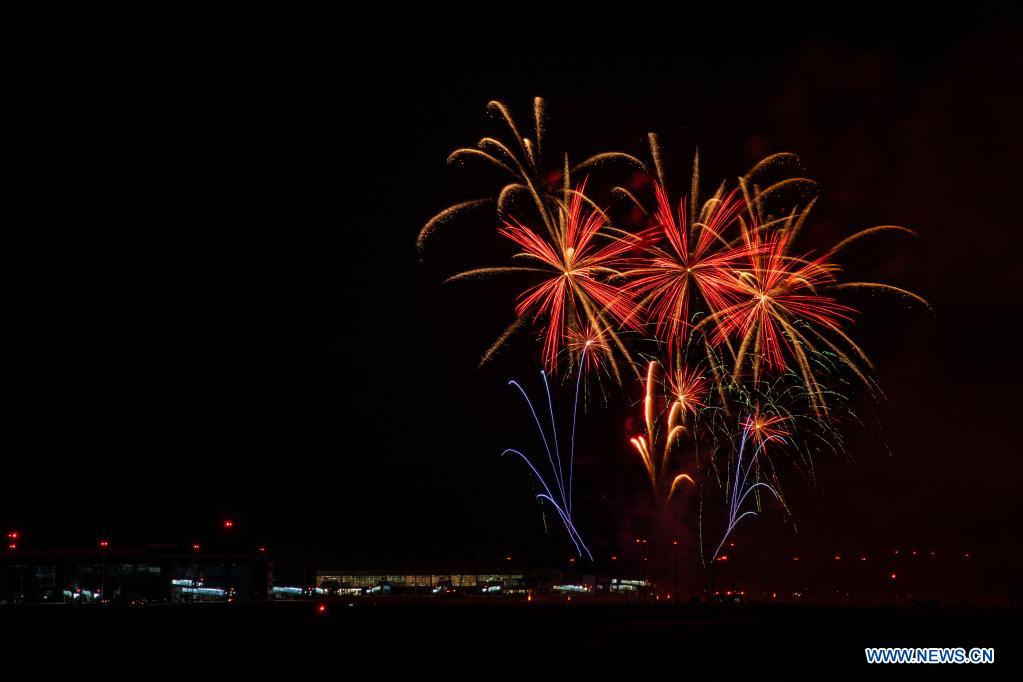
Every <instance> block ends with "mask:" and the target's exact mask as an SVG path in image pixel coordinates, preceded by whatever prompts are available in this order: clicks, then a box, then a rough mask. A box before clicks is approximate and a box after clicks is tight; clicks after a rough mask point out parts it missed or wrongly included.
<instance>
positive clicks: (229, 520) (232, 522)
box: [224, 519, 234, 528]
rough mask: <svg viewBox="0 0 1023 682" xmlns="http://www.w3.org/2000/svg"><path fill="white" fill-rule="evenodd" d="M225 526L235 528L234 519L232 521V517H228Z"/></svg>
mask: <svg viewBox="0 0 1023 682" xmlns="http://www.w3.org/2000/svg"><path fill="white" fill-rule="evenodd" d="M224 528H234V521H232V520H231V519H226V520H225V521H224Z"/></svg>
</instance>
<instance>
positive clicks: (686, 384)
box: [668, 366, 709, 414]
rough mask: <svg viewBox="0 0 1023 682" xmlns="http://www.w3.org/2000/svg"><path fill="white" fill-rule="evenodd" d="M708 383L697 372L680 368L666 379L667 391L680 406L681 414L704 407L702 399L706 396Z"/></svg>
mask: <svg viewBox="0 0 1023 682" xmlns="http://www.w3.org/2000/svg"><path fill="white" fill-rule="evenodd" d="M708 386H709V382H708V381H707V379H706V377H704V376H703V375H702V374H701V373H700V372H699V371H698V370H696V369H690V368H688V367H685V366H682V367H680V368H678V369H677V370H676V371H675V373H674V374H673V375H672V376H671V377H669V378H668V390H670V391H671V395H672V397H673V398H674V399H675V400H676V401H677V402H678V404H679V405H680V406H681V408H682V411H683V413H685V412H691V413H693V414H696V412H697V411H698V410H699V409H700V408H701V407H706V405H707V404H706V403H705V402H704V398H706V396H707V388H708Z"/></svg>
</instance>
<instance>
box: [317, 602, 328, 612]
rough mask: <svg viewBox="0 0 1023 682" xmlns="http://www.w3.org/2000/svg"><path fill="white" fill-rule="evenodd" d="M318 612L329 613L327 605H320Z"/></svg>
mask: <svg viewBox="0 0 1023 682" xmlns="http://www.w3.org/2000/svg"><path fill="white" fill-rule="evenodd" d="M316 612H317V613H326V612H327V605H326V604H320V605H319V606H317V607H316Z"/></svg>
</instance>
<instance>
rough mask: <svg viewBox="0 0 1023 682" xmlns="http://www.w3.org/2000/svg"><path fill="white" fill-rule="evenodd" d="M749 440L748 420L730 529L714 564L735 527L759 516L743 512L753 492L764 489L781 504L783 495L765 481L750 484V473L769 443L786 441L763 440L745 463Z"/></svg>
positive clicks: (734, 486) (731, 504) (737, 468)
mask: <svg viewBox="0 0 1023 682" xmlns="http://www.w3.org/2000/svg"><path fill="white" fill-rule="evenodd" d="M749 438H750V420H749V419H746V420H745V421H744V422H743V429H742V439H741V440H740V441H739V458H738V460H737V461H736V464H735V479H734V480H733V481H732V485H731V489H732V490H731V495H730V496H729V497H730V499H729V502H728V528H727V529H726V530H725V534H724V537H722V538H721V543H720V544H719V545H718V548H717V549H716V550H714V556H713V557H712V558H711V561H712V562H713V561H715V560H716V559H717V558H718V554H719V553H720V552H721V548H722V547H724V546H725V541H726V540H728V536H729V535H731V534H732V531H733V530H735V527H736V526H737V525H739V522H740V521H742V520H743V519H744V518H746V517H747V516H757V512H755V511H753V510H752V509H751V510H748V511H742V507H743V505H744V504H745V503H746V498H748V497H749V496H750V495H751V494H752V493H753V491H755V490H757V489H758V488H764V489H765V490H767V491H769V492H770V493H771V494H772V495H774V497H775V499H777V500H778V501H779V502H781V495H779V494H778V491H777V490H775V489H774V488H773V487H771V486H770V485H769V484H767V483H764V482H763V481H753V482H750V472H751V471H753V469H754V465H755V464H756V460H757V456H758V455H759V454H760V453H761V452H762V451H763V449H764V448H765V447H766V446H767V444H768V443H770V442H771V441H778V442H780V443H784V442H786V441H785V439H784V438H783V437H781V436H775V435H771V436H767V437H766V438H764V439H763V441H762V442H760V443H758V444H757V445H756V449H755V450H754V451H753V454H752V455H751V456H750V458H749V461H746V462H743V459H744V456H745V453H746V443H747V442H748V441H749Z"/></svg>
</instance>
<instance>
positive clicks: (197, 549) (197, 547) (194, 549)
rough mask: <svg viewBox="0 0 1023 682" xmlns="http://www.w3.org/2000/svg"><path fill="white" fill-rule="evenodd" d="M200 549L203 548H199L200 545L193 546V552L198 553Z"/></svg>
mask: <svg viewBox="0 0 1023 682" xmlns="http://www.w3.org/2000/svg"><path fill="white" fill-rule="evenodd" d="M200 549H202V548H201V547H200V546H199V543H195V544H194V545H192V551H193V552H198V551H199V550H200Z"/></svg>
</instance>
